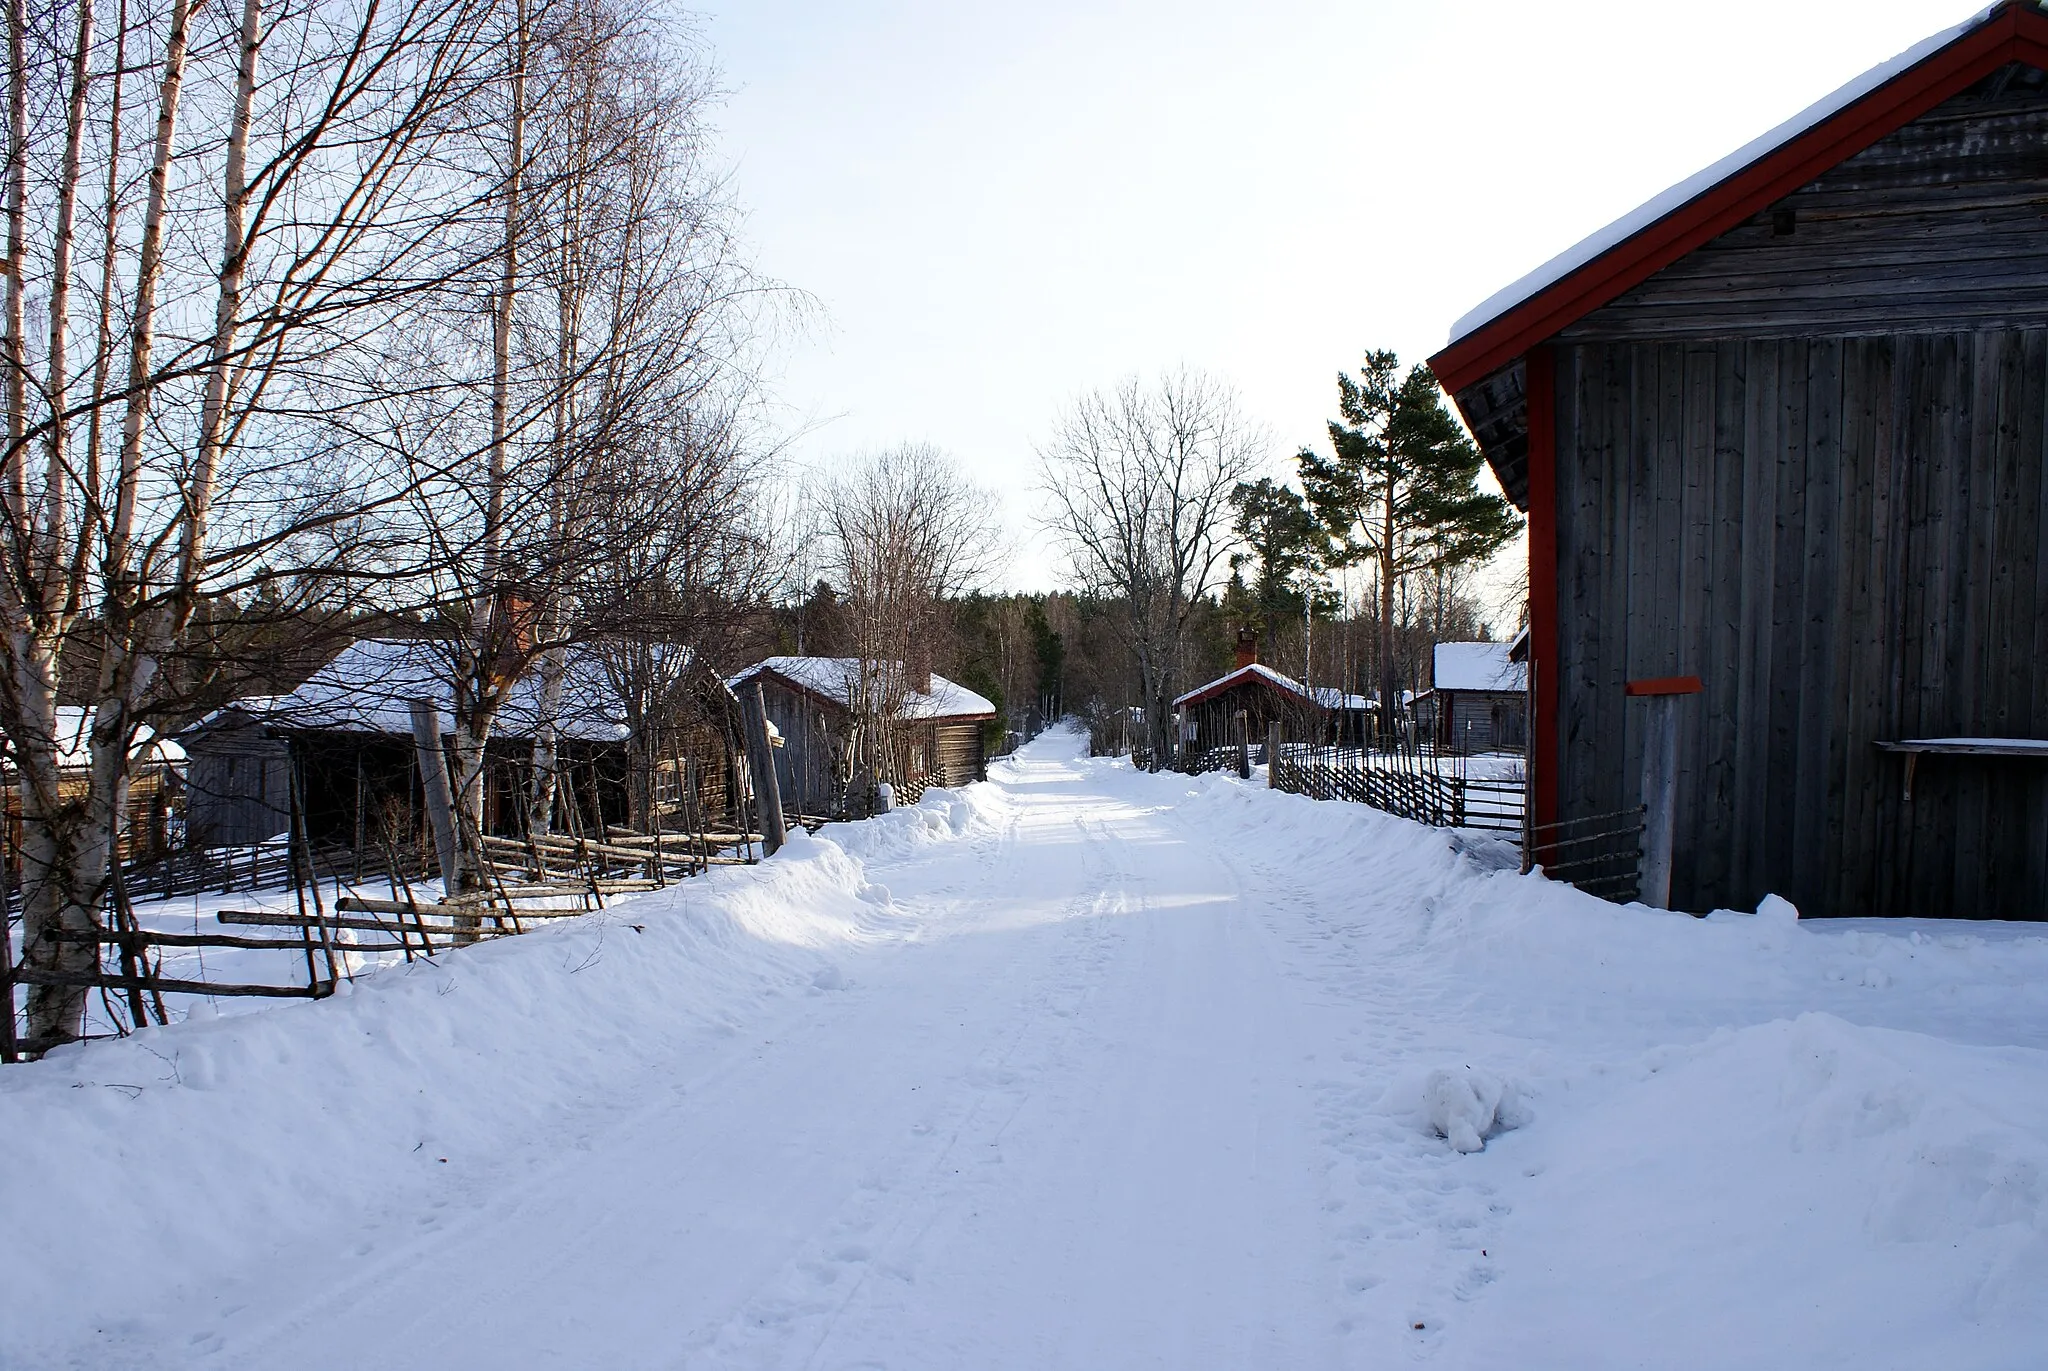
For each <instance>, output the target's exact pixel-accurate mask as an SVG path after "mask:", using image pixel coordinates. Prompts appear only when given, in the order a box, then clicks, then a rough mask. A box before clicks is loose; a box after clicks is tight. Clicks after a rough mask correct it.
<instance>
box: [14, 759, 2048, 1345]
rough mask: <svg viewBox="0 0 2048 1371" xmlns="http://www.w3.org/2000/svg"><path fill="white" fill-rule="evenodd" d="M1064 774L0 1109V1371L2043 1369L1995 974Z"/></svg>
mask: <svg viewBox="0 0 2048 1371" xmlns="http://www.w3.org/2000/svg"><path fill="white" fill-rule="evenodd" d="M1077 746H1078V740H1076V739H1074V738H1072V737H1070V736H1064V735H1063V736H1059V737H1053V738H1048V739H1043V740H1041V741H1040V742H1038V743H1037V744H1034V745H1033V746H1032V747H1030V748H1028V749H1026V751H1025V753H1024V754H1023V755H1022V756H1020V757H1019V758H1017V759H1014V760H1012V761H1009V762H1006V763H1002V764H999V765H998V767H997V768H996V769H995V771H996V775H995V779H994V780H993V781H992V782H991V783H990V784H988V785H985V786H975V787H972V788H970V789H968V790H966V791H963V792H960V793H958V794H955V795H946V794H942V793H937V792H935V793H933V794H931V795H929V796H927V798H926V800H925V802H924V804H923V805H922V806H920V807H919V808H918V809H915V810H910V811H904V812H900V813H898V814H895V815H891V816H888V817H886V818H883V819H880V820H876V821H873V822H871V823H868V824H863V825H853V826H843V827H841V826H835V827H832V828H828V829H826V830H824V832H823V833H822V834H821V835H820V836H819V837H817V838H808V839H799V840H797V841H796V842H794V843H793V844H792V846H791V848H790V849H789V850H788V851H787V852H786V853H785V854H784V855H782V856H779V857H777V858H776V859H774V860H772V861H770V862H767V863H765V864H763V865H761V866H759V867H753V868H735V869H728V870H724V871H720V872H718V873H715V874H714V875H712V876H711V877H709V878H706V879H703V880H698V881H690V882H686V883H684V884H683V885H682V886H681V887H679V888H678V889H677V890H675V891H672V892H664V893H662V894H659V895H654V896H649V897H646V898H642V899H639V900H636V901H633V902H631V903H627V904H622V905H620V906H619V907H618V908H616V909H614V910H611V911H607V912H606V913H604V914H602V915H598V916H593V917H592V918H590V919H585V920H575V921H565V922H564V926H561V927H554V928H549V929H546V930H543V931H540V932H536V933H533V934H529V935H527V936H525V937H522V938H516V939H507V940H505V941H502V942H498V943H493V944H490V945H487V946H484V947H480V948H477V949H473V950H470V951H466V952H462V953H459V954H453V955H449V956H446V957H443V958H441V959H439V964H438V965H429V964H416V965H413V966H411V967H404V966H401V967H394V968H387V969H385V970H383V971H380V972H378V973H377V974H376V975H373V976H369V977H366V978H365V979H363V980H361V981H359V982H358V983H357V984H356V985H355V987H354V989H353V993H352V994H349V995H346V996H343V997H338V998H336V999H333V1000H329V1001H325V1002H322V1003H318V1004H288V1005H284V1006H280V1007H278V1008H275V1009H270V1010H267V1011H265V1012H262V1013H258V1014H252V1015H247V1016H242V1017H237V1018H232V1019H219V1020H213V1021H197V1022H189V1023H184V1024H180V1025H177V1026H175V1027H173V1028H171V1029H166V1030H155V1031H153V1032H151V1033H149V1034H146V1035H144V1036H143V1037H142V1038H140V1039H135V1040H129V1041H124V1042H118V1043H107V1044H97V1045H93V1046H90V1047H86V1048H82V1049H68V1050H67V1051H66V1052H64V1053H62V1054H59V1055H58V1056H57V1057H56V1058H55V1059H54V1060H51V1061H48V1062H45V1063H42V1064H39V1065H36V1066H31V1067H22V1068H10V1069H6V1070H4V1071H0V1148H4V1154H0V1155H4V1156H5V1157H6V1158H7V1165H6V1166H5V1167H4V1168H0V1231H4V1232H6V1233H8V1234H9V1235H10V1238H11V1247H12V1254H11V1257H10V1260H9V1262H8V1277H7V1280H6V1281H5V1282H4V1283H0V1365H4V1366H7V1367H10V1368H11V1367H21V1366H28V1367H34V1366H81V1367H127V1366H134V1367H143V1366H147V1367H165V1366H187V1365H196V1366H208V1367H263V1368H268V1367H279V1366H293V1367H344V1366H346V1367H366V1368H367V1367H376V1368H410V1367H420V1368H426V1367H435V1368H440V1367H490V1368H512V1367H738V1368H755V1367H820V1368H851V1367H869V1368H873V1367H889V1368H899V1371H900V1369H901V1368H968V1367H1018V1368H1023V1367H1031V1368H1039V1367H1084V1368H1098V1367H1099V1368H1126V1367H1168V1368H1200V1367H1245V1368H1293V1367H1356V1366H1376V1365H1384V1364H1402V1363H1406V1362H1410V1361H1416V1362H1431V1363H1434V1364H1436V1365H1439V1366H1452V1367H1467V1366H1469V1367H1489V1368H1490V1367H1505V1366H1513V1367H1517V1368H1529V1367H1557V1368H1573V1369H1574V1371H1578V1369H1579V1368H1604V1367H1743V1368H1750V1367H1775V1366H1788V1367H1789V1366H1798V1367H1802V1368H1807V1367H1828V1366H1840V1367H1855V1368H1858V1369H1859V1371H1869V1369H1870V1368H1883V1367H1902V1368H1903V1367H1912V1368H1924V1367H1936V1366H1939V1367H1944V1368H1956V1367H2014V1368H2018V1367H2034V1366H2039V1365H2041V1364H2042V1349H2044V1348H2048V1299H2044V1298H2043V1296H2042V1293H2041V1292H2042V1291H2043V1289H2044V1288H2048V1284H2044V1282H2048V1012H2044V1011H2048V939H2044V938H2043V937H2041V936H2039V935H2038V934H2037V933H2036V931H2035V930H2034V929H2032V928H2025V927H2017V926H2011V925H2004V926H2001V925H1969V926H1960V925H1947V924H1911V923H1898V924H1885V925H1872V924H1830V925H1812V924H1799V923H1797V922H1795V921H1794V920H1793V919H1792V918H1791V917H1790V914H1789V911H1786V910H1784V909H1782V908H1770V909H1767V910H1766V911H1765V912H1763V913H1762V914H1759V915H1721V916H1716V917H1714V918H1711V919H1708V920H1706V921H1703V922H1702V921H1695V920H1692V919H1689V918H1685V917H1683V916H1674V915H1664V914H1658V913H1653V912H1650V911H1647V910H1643V909H1640V908H1631V909H1622V908H1616V907H1612V906H1608V905H1604V904H1601V903H1599V902H1597V901H1594V900H1592V899H1590V898H1587V897H1584V896H1581V895H1579V894H1578V893H1577V892H1575V891H1572V890H1570V889H1568V888H1564V887H1559V886H1555V885H1549V884H1545V883H1543V882H1541V881H1540V880H1535V879H1527V878H1523V877H1521V876H1519V875H1516V874H1514V873H1513V871H1512V870H1511V869H1507V868H1506V866H1505V857H1506V852H1507V850H1506V849H1504V848H1503V847H1501V846H1499V845H1497V844H1494V843H1493V842H1492V841H1491V840H1486V839H1469V838H1462V837H1454V836H1451V835H1446V834H1442V833H1437V832H1432V831H1430V830H1426V829H1422V828H1419V827H1417V826H1415V825H1412V824H1407V823H1404V822H1401V821H1398V820H1394V819H1391V818H1388V817H1386V816H1383V815H1379V814H1375V813H1373V812H1372V811H1369V810H1364V809H1360V808H1358V807H1355V806H1350V805H1341V804H1318V803H1315V802H1313V801H1309V800H1305V799H1301V798H1298V797H1294V796H1288V795H1278V794H1274V793H1271V792H1267V791H1264V790H1260V789H1257V788H1255V787H1250V786H1246V785H1244V784H1242V783H1240V782H1238V781H1236V780H1235V779H1234V778H1231V777H1228V776H1204V777H1202V778H1200V779H1198V780H1192V781H1191V780H1189V779H1187V778H1185V777H1148V776H1142V775H1138V774H1136V773H1134V772H1132V771H1131V770H1130V769H1129V767H1128V764H1126V763H1111V762H1089V761H1086V760H1084V759H1081V758H1079V757H1077V756H1076V749H1077ZM263 955H270V954H263ZM1475 1083H1476V1084H1478V1085H1479V1086H1481V1087H1490V1086H1493V1085H1497V1086H1498V1087H1499V1088H1501V1089H1504V1090H1506V1091H1507V1092H1508V1095H1509V1097H1510V1098H1509V1100H1508V1101H1507V1103H1508V1106H1509V1108H1508V1109H1507V1110H1506V1111H1505V1112H1507V1113H1509V1114H1510V1116H1511V1117H1516V1118H1519V1119H1520V1122H1521V1126H1520V1127H1518V1128H1514V1129H1512V1130H1510V1131H1500V1130H1499V1129H1498V1128H1496V1129H1495V1130H1494V1131H1493V1132H1492V1135H1491V1136H1490V1137H1489V1138H1488V1139H1487V1140H1486V1142H1485V1148H1484V1150H1483V1151H1477V1152H1470V1153H1466V1152H1460V1151H1457V1150H1454V1149H1453V1148H1452V1146H1451V1145H1450V1143H1449V1142H1447V1141H1446V1139H1445V1138H1443V1137H1440V1136H1438V1134H1437V1131H1436V1129H1434V1128H1433V1127H1432V1126H1431V1114H1432V1104H1434V1106H1435V1112H1436V1113H1437V1114H1438V1116H1439V1122H1448V1123H1449V1125H1450V1130H1449V1131H1451V1132H1453V1133H1457V1132H1459V1131H1460V1130H1459V1128H1458V1126H1457V1125H1458V1122H1459V1120H1458V1118H1457V1117H1456V1116H1458V1115H1459V1114H1460V1113H1461V1111H1462V1110H1464V1109H1466V1108H1467V1107H1469V1106H1470V1105H1471V1104H1472V1103H1473V1100H1474V1095H1473V1086H1474V1084H1475ZM1482 1093H1484V1094H1486V1095H1487V1097H1488V1102H1489V1103H1490V1102H1491V1101H1492V1097H1493V1094H1494V1091H1493V1089H1491V1088H1486V1089H1483V1091H1482ZM1516 1097H1519V1100H1520V1101H1521V1106H1522V1107H1521V1108H1520V1110H1519V1111H1517V1110H1516V1109H1515V1108H1514V1106H1515V1103H1516ZM1445 1116H1449V1117H1448V1118H1446V1117H1445ZM1464 1122H1466V1123H1468V1124H1469V1123H1475V1122H1476V1123H1479V1124H1483V1123H1484V1122H1485V1121H1484V1119H1483V1118H1481V1119H1477V1120H1474V1119H1471V1118H1467V1119H1465V1120H1464ZM1471 1141H1477V1139H1472V1140H1471ZM31 1233H34V1234H37V1235H38V1236H36V1237H35V1238H33V1239H25V1235H27V1234H31ZM43 1234H47V1235H48V1236H47V1237H44V1236H41V1235H43Z"/></svg>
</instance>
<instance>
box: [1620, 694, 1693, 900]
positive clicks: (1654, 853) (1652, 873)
mask: <svg viewBox="0 0 2048 1371" xmlns="http://www.w3.org/2000/svg"><path fill="white" fill-rule="evenodd" d="M1702 688H1703V687H1702V686H1701V684H1700V678H1699V677H1697V676H1659V677H1655V678H1653V679H1649V680H1640V681H1630V682H1628V684H1627V685H1626V686H1625V687H1624V689H1625V690H1626V691H1627V693H1628V694H1629V695H1630V696H1631V697H1634V698H1637V699H1644V700H1647V701H1649V711H1650V718H1649V727H1648V729H1647V730H1646V731H1645V732H1644V734H1643V855H1642V857H1641V858H1640V859H1639V865H1638V866H1637V868H1636V870H1637V880H1636V887H1637V888H1636V898H1637V899H1638V900H1640V901H1641V902H1642V903H1644V904H1646V905H1649V906H1650V907H1651V908H1652V909H1669V908H1670V907H1671V854H1672V849H1673V847H1674V846H1675V843H1676V838H1677V829H1678V700H1679V697H1680V696H1683V695H1697V694H1699V693H1700V691H1701V689H1702Z"/></svg>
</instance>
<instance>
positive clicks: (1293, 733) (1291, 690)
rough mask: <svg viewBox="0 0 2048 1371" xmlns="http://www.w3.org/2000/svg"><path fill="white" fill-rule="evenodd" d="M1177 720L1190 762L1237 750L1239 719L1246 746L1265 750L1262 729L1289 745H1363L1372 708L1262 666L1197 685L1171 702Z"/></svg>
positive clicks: (1357, 699)
mask: <svg viewBox="0 0 2048 1371" xmlns="http://www.w3.org/2000/svg"><path fill="white" fill-rule="evenodd" d="M1173 709H1174V713H1175V714H1176V715H1178V716H1179V722H1180V742H1181V750H1182V752H1183V753H1184V754H1187V755H1188V756H1190V757H1200V756H1201V755H1202V754H1203V753H1206V752H1209V751H1211V750H1213V749H1215V748H1220V747H1235V746H1236V742H1237V735H1236V733H1235V732H1234V730H1235V728H1236V727H1237V723H1236V719H1237V716H1238V715H1239V714H1240V713H1242V714H1243V715H1244V716H1245V735H1246V741H1247V743H1249V744H1250V745H1251V746H1253V747H1255V748H1263V746H1264V744H1265V741H1266V728H1267V725H1269V724H1275V723H1277V724H1279V725H1280V726H1281V729H1282V730H1283V731H1284V732H1285V734H1286V736H1287V739H1288V741H1289V742H1305V743H1361V742H1363V741H1364V740H1365V739H1366V738H1367V737H1368V736H1369V735H1370V730H1371V728H1372V709H1373V703H1372V701H1371V700H1369V699H1368V698H1366V697H1365V696H1363V695H1354V694H1351V693H1350V692H1348V691H1342V690H1338V689H1336V688H1335V687H1334V686H1305V685H1303V684H1302V683H1301V682H1299V681H1297V680H1295V679H1294V678H1293V677H1292V676H1289V675H1287V674H1286V673H1284V672H1280V671H1275V670H1274V669H1273V668H1272V667H1269V666H1267V665H1265V664H1264V663H1263V662H1257V661H1252V662H1245V663H1243V664H1242V665H1240V666H1239V667H1238V668H1237V669H1236V670H1235V671H1232V672H1229V673H1228V674H1226V675H1223V676H1219V677H1217V678H1216V679H1215V680H1213V681H1210V682H1208V683H1207V684H1204V685H1198V686H1196V687H1195V688H1194V689H1193V690H1190V691H1189V692H1187V694H1185V695H1182V696H1180V697H1179V698H1178V699H1176V700H1175V701H1174V702H1173Z"/></svg>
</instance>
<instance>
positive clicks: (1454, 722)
mask: <svg viewBox="0 0 2048 1371" xmlns="http://www.w3.org/2000/svg"><path fill="white" fill-rule="evenodd" d="M1429 679H1430V687H1429V689H1428V690H1425V691H1423V692H1422V694H1420V695H1418V696H1416V697H1415V712H1416V717H1417V718H1418V719H1419V720H1420V721H1421V723H1422V724H1423V725H1424V726H1425V727H1426V728H1427V729H1428V731H1429V736H1430V737H1431V738H1432V739H1434V740H1435V742H1436V745H1437V746H1438V747H1441V748H1454V749H1456V750H1458V751H1462V752H1500V751H1508V752H1519V751H1520V750H1521V749H1522V746H1523V744H1524V743H1525V742H1526V741H1527V740H1528V704H1529V672H1528V668H1527V667H1526V666H1524V665H1522V664H1521V663H1519V662H1516V661H1514V660H1513V659H1512V657H1511V655H1510V645H1509V644H1507V643H1438V644H1436V646H1435V647H1434V648H1433V649H1432V650H1431V652H1430V676H1429Z"/></svg>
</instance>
